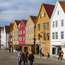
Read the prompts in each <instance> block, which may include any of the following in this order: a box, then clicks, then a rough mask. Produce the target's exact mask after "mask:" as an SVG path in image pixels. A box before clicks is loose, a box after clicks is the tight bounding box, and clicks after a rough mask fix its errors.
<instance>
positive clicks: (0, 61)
mask: <svg viewBox="0 0 65 65" xmlns="http://www.w3.org/2000/svg"><path fill="white" fill-rule="evenodd" d="M16 61H17V60H16V53H9V52H8V51H6V50H0V65H17V62H16ZM21 65H23V64H21ZM34 65H65V60H62V61H60V60H57V59H56V58H53V59H52V58H49V59H46V58H43V57H41V58H40V57H39V56H37V55H35V62H34Z"/></svg>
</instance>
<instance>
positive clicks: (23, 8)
mask: <svg viewBox="0 0 65 65" xmlns="http://www.w3.org/2000/svg"><path fill="white" fill-rule="evenodd" d="M56 1H57V0H0V24H9V22H11V21H13V20H15V19H27V18H28V17H29V16H30V15H37V14H38V11H39V8H40V5H41V4H42V3H44V2H45V3H55V2H56Z"/></svg>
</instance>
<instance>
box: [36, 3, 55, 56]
mask: <svg viewBox="0 0 65 65" xmlns="http://www.w3.org/2000/svg"><path fill="white" fill-rule="evenodd" d="M53 9H54V5H51V4H42V5H41V8H40V11H39V14H38V20H37V24H36V44H38V46H39V49H41V51H42V53H43V54H44V55H45V56H47V54H48V53H50V18H51V14H52V12H53Z"/></svg>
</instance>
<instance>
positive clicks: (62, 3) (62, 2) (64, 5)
mask: <svg viewBox="0 0 65 65" xmlns="http://www.w3.org/2000/svg"><path fill="white" fill-rule="evenodd" d="M59 3H60V5H61V7H62V8H63V10H64V12H65V2H64V1H59Z"/></svg>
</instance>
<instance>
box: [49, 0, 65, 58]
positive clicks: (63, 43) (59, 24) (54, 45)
mask: <svg viewBox="0 0 65 65" xmlns="http://www.w3.org/2000/svg"><path fill="white" fill-rule="evenodd" d="M50 24H51V32H50V40H51V54H52V55H55V56H57V54H58V52H59V50H60V49H62V50H63V52H64V58H65V2H63V1H60V2H57V3H56V4H55V8H54V11H53V14H52V16H51V23H50Z"/></svg>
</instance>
